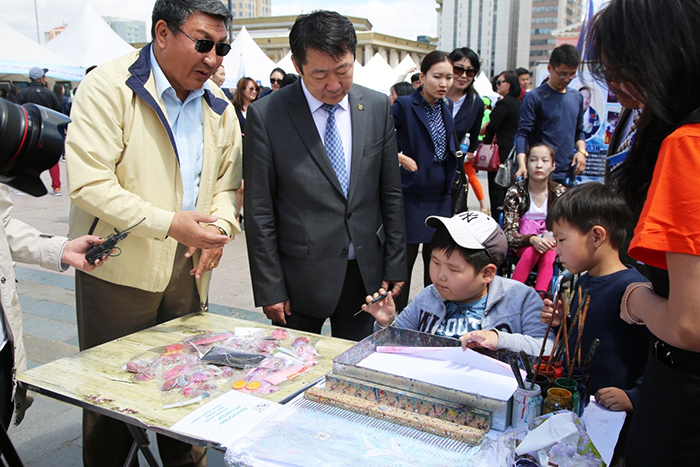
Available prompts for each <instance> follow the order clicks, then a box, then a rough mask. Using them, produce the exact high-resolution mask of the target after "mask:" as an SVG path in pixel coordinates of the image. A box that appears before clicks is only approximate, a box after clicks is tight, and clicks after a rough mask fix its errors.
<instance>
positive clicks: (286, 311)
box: [263, 300, 292, 326]
mask: <svg viewBox="0 0 700 467" xmlns="http://www.w3.org/2000/svg"><path fill="white" fill-rule="evenodd" d="M263 313H265V316H267V317H268V319H270V321H272V324H280V325H282V326H286V325H287V319H286V318H285V316H290V315H291V314H292V308H291V306H290V304H289V300H285V301H283V302H279V303H275V304H274V305H267V306H264V307H263Z"/></svg>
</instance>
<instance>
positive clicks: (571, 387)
mask: <svg viewBox="0 0 700 467" xmlns="http://www.w3.org/2000/svg"><path fill="white" fill-rule="evenodd" d="M554 386H555V387H557V388H562V389H566V390H567V391H569V392H570V393H571V405H572V407H571V411H572V412H573V413H575V414H576V415H578V414H579V411H580V410H581V393H579V392H578V381H576V380H573V379H572V380H571V381H569V380H568V379H567V378H564V377H563V376H562V377H561V378H557V379H555V380H554Z"/></svg>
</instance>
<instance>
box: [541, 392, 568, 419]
mask: <svg viewBox="0 0 700 467" xmlns="http://www.w3.org/2000/svg"><path fill="white" fill-rule="evenodd" d="M572 407H573V405H572V403H571V392H569V391H567V390H566V389H563V388H549V390H548V391H547V397H546V398H545V400H544V404H543V405H542V413H543V414H546V413H551V412H556V411H557V410H571V408H572Z"/></svg>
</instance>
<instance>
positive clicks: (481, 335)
mask: <svg viewBox="0 0 700 467" xmlns="http://www.w3.org/2000/svg"><path fill="white" fill-rule="evenodd" d="M459 341H460V342H461V343H462V350H467V348H470V349H475V348H477V347H481V348H484V349H489V350H496V347H498V333H497V332H496V331H472V332H468V333H466V334H463V335H462V337H460V338H459Z"/></svg>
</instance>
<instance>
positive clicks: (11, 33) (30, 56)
mask: <svg viewBox="0 0 700 467" xmlns="http://www.w3.org/2000/svg"><path fill="white" fill-rule="evenodd" d="M0 44H2V48H0V79H1V80H7V79H13V80H21V79H22V78H24V80H25V81H29V77H28V74H29V69H30V68H31V67H34V66H38V67H41V68H48V69H49V72H48V73H47V76H48V77H49V78H55V79H60V80H67V81H80V80H82V79H83V75H84V74H85V73H84V71H83V70H82V69H81V68H80V67H79V66H77V65H75V64H74V63H71V62H70V61H69V60H66V59H65V58H63V57H61V56H59V55H57V54H55V53H53V52H51V51H50V50H47V49H46V48H44V47H42V46H41V45H39V44H37V43H36V42H34V41H33V40H31V39H29V38H28V37H26V36H25V35H24V34H22V33H21V32H19V31H17V30H16V29H13V28H12V27H11V26H10V25H9V24H7V23H5V22H3V21H1V20H0ZM12 75H21V76H12Z"/></svg>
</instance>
